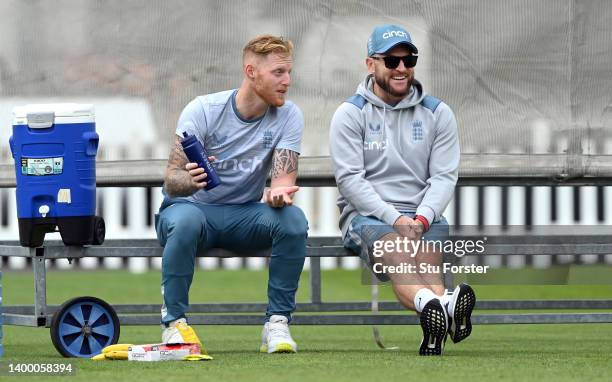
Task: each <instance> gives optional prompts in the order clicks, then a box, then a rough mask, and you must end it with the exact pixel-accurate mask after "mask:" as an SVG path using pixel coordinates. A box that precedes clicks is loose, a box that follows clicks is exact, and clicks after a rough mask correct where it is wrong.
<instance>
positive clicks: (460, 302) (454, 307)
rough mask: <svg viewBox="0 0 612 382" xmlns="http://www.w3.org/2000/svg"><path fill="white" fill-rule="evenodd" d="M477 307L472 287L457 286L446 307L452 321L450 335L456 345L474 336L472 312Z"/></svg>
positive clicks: (449, 329)
mask: <svg viewBox="0 0 612 382" xmlns="http://www.w3.org/2000/svg"><path fill="white" fill-rule="evenodd" d="M475 305H476V295H475V294H474V290H473V289H472V287H471V286H469V285H467V284H464V283H461V284H459V285H457V287H456V288H455V290H454V291H453V294H452V297H451V298H450V299H449V301H448V304H447V306H446V309H447V312H448V316H449V321H450V325H449V326H448V334H450V337H451V339H452V340H453V342H454V343H457V342H461V341H463V340H464V339H466V338H467V337H469V335H470V334H472V311H473V310H474V306H475Z"/></svg>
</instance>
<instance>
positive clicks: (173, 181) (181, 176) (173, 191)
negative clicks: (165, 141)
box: [164, 138, 197, 197]
mask: <svg viewBox="0 0 612 382" xmlns="http://www.w3.org/2000/svg"><path fill="white" fill-rule="evenodd" d="M187 163H189V160H188V159H187V156H186V155H185V152H183V146H181V142H180V140H179V139H178V138H177V139H176V141H175V142H174V146H173V147H172V149H171V151H170V157H169V158H168V166H167V167H166V176H165V179H164V188H165V190H166V192H167V193H168V195H170V196H172V197H174V196H189V195H191V194H193V193H194V192H195V191H196V190H197V188H196V187H194V185H193V183H192V181H191V175H189V173H188V172H187V170H185V165H186V164H187Z"/></svg>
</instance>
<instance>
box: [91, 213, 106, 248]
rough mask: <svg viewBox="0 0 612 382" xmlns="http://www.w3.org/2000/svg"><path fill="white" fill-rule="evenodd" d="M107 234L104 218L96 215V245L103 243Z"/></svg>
mask: <svg viewBox="0 0 612 382" xmlns="http://www.w3.org/2000/svg"><path fill="white" fill-rule="evenodd" d="M105 236H106V224H104V219H102V218H101V217H99V216H95V217H94V230H93V243H92V244H94V245H102V243H104V237H105Z"/></svg>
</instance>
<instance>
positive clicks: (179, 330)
mask: <svg viewBox="0 0 612 382" xmlns="http://www.w3.org/2000/svg"><path fill="white" fill-rule="evenodd" d="M162 343H164V344H198V345H200V348H201V350H202V354H206V351H205V350H204V346H202V342H201V341H200V339H199V338H198V335H197V334H196V332H195V330H193V328H192V327H191V326H189V325H187V320H186V319H184V318H179V319H178V320H175V321H172V322H171V323H170V325H168V327H167V328H164V331H163V332H162Z"/></svg>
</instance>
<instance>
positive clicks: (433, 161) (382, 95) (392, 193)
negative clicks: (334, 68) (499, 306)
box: [330, 25, 476, 355]
mask: <svg viewBox="0 0 612 382" xmlns="http://www.w3.org/2000/svg"><path fill="white" fill-rule="evenodd" d="M367 48H368V56H367V58H366V65H367V68H368V75H367V76H366V78H365V80H364V81H363V82H362V83H361V84H360V85H359V86H358V88H357V93H356V94H355V95H353V96H352V97H350V98H349V99H348V100H347V101H346V102H344V103H343V104H342V105H340V106H339V107H338V109H337V110H336V113H335V114H334V117H333V119H332V122H331V128H330V153H331V157H332V160H333V163H334V172H335V177H336V182H337V184H338V190H339V191H340V195H341V196H340V197H339V198H338V207H339V208H340V228H341V230H342V233H343V237H344V246H345V247H346V248H348V249H350V250H352V251H354V252H356V253H358V254H359V255H360V257H361V258H362V259H363V260H364V261H365V262H366V263H367V264H368V265H369V266H370V267H371V270H372V272H373V273H374V274H375V275H376V276H377V277H378V279H379V280H381V281H388V280H390V281H391V283H392V285H393V290H394V292H395V295H396V296H397V298H398V300H399V302H400V303H401V304H402V305H403V306H405V307H406V308H407V309H411V310H416V312H417V313H419V314H420V323H421V327H422V330H423V340H422V342H421V346H420V349H419V354H421V355H440V354H442V352H443V350H444V344H445V342H446V336H447V334H450V336H451V339H452V340H453V342H455V343H456V342H459V341H462V340H463V339H465V338H466V337H468V336H469V335H470V333H471V331H472V324H471V314H472V310H473V309H474V304H475V302H476V296H475V294H474V291H473V290H472V288H471V287H470V286H469V285H467V284H461V285H459V286H457V287H456V288H455V289H454V291H453V292H451V293H448V292H445V290H444V286H443V283H442V278H441V274H442V272H441V270H443V269H444V268H443V267H440V265H441V262H442V247H441V246H438V247H436V246H435V245H431V246H430V245H429V244H430V243H434V244H435V243H436V241H437V242H438V243H440V242H441V240H443V238H445V237H447V236H448V223H447V222H446V219H445V218H444V217H443V216H442V212H443V211H444V210H445V209H446V206H447V205H448V203H449V202H450V200H451V198H452V197H453V193H454V190H455V185H456V183H457V174H458V167H459V140H458V137H457V122H456V120H455V116H454V114H453V111H452V110H451V109H450V107H449V106H448V105H446V104H445V103H444V102H442V101H440V100H439V99H437V98H434V97H432V96H430V95H427V94H426V93H425V91H424V90H423V86H422V85H421V83H420V82H418V81H417V80H415V78H414V68H415V66H416V63H417V59H418V56H417V54H418V49H417V47H416V45H415V44H414V43H413V41H412V38H411V36H410V34H409V33H408V32H407V31H406V30H405V29H404V28H402V27H400V26H397V25H384V26H380V27H377V28H375V29H374V31H373V32H372V35H371V36H370V39H369V40H368V44H367ZM426 244H427V245H426Z"/></svg>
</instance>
